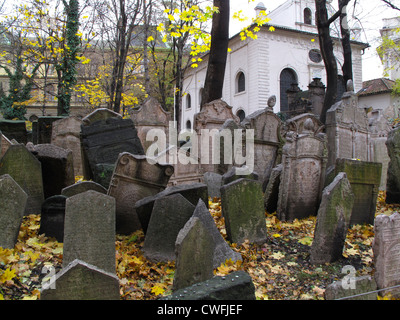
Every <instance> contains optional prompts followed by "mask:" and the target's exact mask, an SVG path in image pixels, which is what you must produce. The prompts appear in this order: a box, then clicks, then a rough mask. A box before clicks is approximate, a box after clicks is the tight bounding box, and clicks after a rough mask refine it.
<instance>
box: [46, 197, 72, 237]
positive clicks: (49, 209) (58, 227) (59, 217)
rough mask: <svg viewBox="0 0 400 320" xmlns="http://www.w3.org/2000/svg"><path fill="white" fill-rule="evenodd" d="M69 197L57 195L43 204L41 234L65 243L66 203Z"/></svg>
mask: <svg viewBox="0 0 400 320" xmlns="http://www.w3.org/2000/svg"><path fill="white" fill-rule="evenodd" d="M66 200H67V197H65V196H62V195H55V196H52V197H49V198H47V199H46V200H45V201H44V202H43V204H42V212H41V215H40V229H39V234H45V235H46V237H54V238H56V240H57V241H58V242H64V219H65V202H66Z"/></svg>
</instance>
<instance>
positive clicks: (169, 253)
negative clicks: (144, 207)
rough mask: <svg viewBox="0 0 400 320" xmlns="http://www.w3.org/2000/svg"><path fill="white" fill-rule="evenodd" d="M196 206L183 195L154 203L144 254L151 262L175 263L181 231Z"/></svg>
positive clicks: (166, 197) (165, 198) (174, 195)
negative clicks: (176, 247) (177, 241)
mask: <svg viewBox="0 0 400 320" xmlns="http://www.w3.org/2000/svg"><path fill="white" fill-rule="evenodd" d="M194 209H195V206H194V205H193V204H191V203H190V202H189V201H188V200H186V199H185V198H184V197H183V196H182V195H181V194H179V193H177V194H172V195H169V196H165V197H162V198H160V199H157V200H156V201H155V203H154V207H153V212H152V214H151V218H150V222H149V226H148V229H147V233H146V238H145V240H144V244H143V252H144V255H145V256H146V258H148V259H149V260H151V261H156V262H159V261H174V260H175V241H176V237H177V236H178V233H179V231H180V230H181V229H182V228H183V227H184V225H185V224H186V222H187V221H188V220H189V219H190V218H191V217H192V215H193V211H194Z"/></svg>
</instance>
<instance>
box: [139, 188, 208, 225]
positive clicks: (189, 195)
mask: <svg viewBox="0 0 400 320" xmlns="http://www.w3.org/2000/svg"><path fill="white" fill-rule="evenodd" d="M177 193H179V194H181V195H182V196H184V197H185V198H186V199H187V200H188V201H189V202H190V203H191V204H193V205H194V206H196V205H197V203H198V201H199V199H201V200H203V201H204V203H207V204H208V188H207V185H205V184H204V183H191V184H183V185H177V186H170V187H167V188H166V189H165V190H163V191H161V192H159V193H157V194H156V195H154V196H150V197H146V198H143V199H141V200H139V201H137V202H136V205H135V209H136V213H137V215H138V217H139V220H140V224H141V226H142V228H143V231H144V233H146V232H147V227H148V225H149V221H150V217H151V213H152V211H153V206H154V202H155V201H156V200H157V199H161V198H163V197H165V196H168V195H172V194H177Z"/></svg>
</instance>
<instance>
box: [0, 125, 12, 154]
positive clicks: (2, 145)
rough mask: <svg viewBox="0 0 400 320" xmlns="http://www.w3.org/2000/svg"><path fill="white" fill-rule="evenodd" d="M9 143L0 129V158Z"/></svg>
mask: <svg viewBox="0 0 400 320" xmlns="http://www.w3.org/2000/svg"><path fill="white" fill-rule="evenodd" d="M11 144H12V143H11V141H10V140H9V139H8V138H7V137H6V136H5V135H4V134H2V133H1V131H0V158H1V157H2V156H4V154H5V153H6V151H7V150H8V148H9V147H10V146H11Z"/></svg>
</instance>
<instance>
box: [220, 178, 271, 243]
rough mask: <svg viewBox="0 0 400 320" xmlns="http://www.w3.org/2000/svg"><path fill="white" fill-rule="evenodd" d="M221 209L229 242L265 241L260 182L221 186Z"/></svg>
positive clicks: (244, 180) (246, 180) (252, 181)
mask: <svg viewBox="0 0 400 320" xmlns="http://www.w3.org/2000/svg"><path fill="white" fill-rule="evenodd" d="M221 207H222V214H223V216H224V218H225V226H226V234H227V237H228V240H229V241H231V242H235V243H242V242H244V241H245V240H246V239H248V240H249V241H250V242H255V243H258V242H264V241H265V239H266V235H267V230H266V224H265V212H264V203H263V194H262V186H261V183H260V182H258V181H255V180H249V179H239V180H235V181H233V182H231V183H229V184H226V185H224V186H222V187H221Z"/></svg>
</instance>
